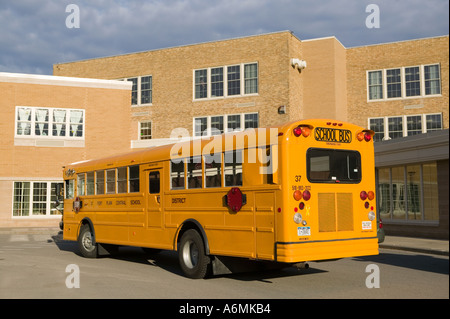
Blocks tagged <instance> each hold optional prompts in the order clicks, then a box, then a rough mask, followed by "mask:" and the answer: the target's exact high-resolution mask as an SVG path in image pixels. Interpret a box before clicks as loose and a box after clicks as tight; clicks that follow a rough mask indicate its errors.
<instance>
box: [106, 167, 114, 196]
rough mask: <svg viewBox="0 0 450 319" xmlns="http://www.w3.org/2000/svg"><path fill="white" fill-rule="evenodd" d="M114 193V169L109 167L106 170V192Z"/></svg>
mask: <svg viewBox="0 0 450 319" xmlns="http://www.w3.org/2000/svg"><path fill="white" fill-rule="evenodd" d="M115 193H116V170H115V169H110V170H107V171H106V194H115Z"/></svg>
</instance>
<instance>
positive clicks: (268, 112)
mask: <svg viewBox="0 0 450 319" xmlns="http://www.w3.org/2000/svg"><path fill="white" fill-rule="evenodd" d="M299 47H300V41H299V40H298V39H297V38H295V37H294V36H293V35H292V34H291V33H290V32H280V33H273V34H267V35H263V36H254V37H246V38H240V39H232V40H226V41H218V42H211V43H203V44H196V45H188V46H182V47H176V48H169V49H162V50H154V51H147V52H141V53H133V54H127V55H121V56H114V57H107V58H100V59H93V60H86V61H79V62H72V63H66V64H57V65H55V66H54V68H53V71H54V74H55V75H65V76H80V77H93V78H105V79H118V78H125V77H134V76H142V75H152V77H153V78H152V80H153V103H152V105H151V106H143V107H133V108H132V113H140V112H148V114H149V115H148V116H134V117H133V118H132V132H133V133H132V134H133V136H134V137H133V139H137V127H138V124H137V123H138V122H139V121H144V120H151V121H152V134H153V138H167V137H169V136H170V133H171V130H172V129H174V128H176V127H183V128H186V129H187V130H188V131H189V132H190V134H192V126H193V118H194V117H196V116H206V115H222V114H235V113H250V112H259V119H260V126H262V127H264V126H268V125H271V124H277V123H284V122H287V121H289V120H291V119H292V120H294V119H298V117H299V113H298V107H299V105H300V104H301V102H300V100H301V91H298V90H297V88H298V87H299V86H300V84H299V81H301V80H300V79H301V77H302V76H303V75H299V74H295V73H298V72H297V71H296V70H293V68H292V67H290V59H291V58H293V57H299V56H300V53H299V54H297V53H296V52H293V51H297V50H299ZM251 62H257V63H258V68H259V70H258V71H259V83H258V84H259V94H258V95H256V96H242V97H227V98H218V99H214V100H213V99H210V100H202V101H199V100H196V101H194V100H193V71H194V70H195V69H201V68H209V67H216V66H229V65H234V64H239V63H251ZM241 72H243V70H241ZM291 82H292V83H291ZM290 85H292V88H291V91H290ZM290 92H291V94H290ZM292 92H294V93H292ZM290 104H292V105H290ZM242 105H247V106H245V107H243V106H242ZM248 105H250V106H248ZM281 105H285V106H286V107H287V110H288V112H287V114H286V115H279V114H278V113H277V110H278V107H279V106H281Z"/></svg>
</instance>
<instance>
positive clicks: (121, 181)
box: [117, 167, 128, 193]
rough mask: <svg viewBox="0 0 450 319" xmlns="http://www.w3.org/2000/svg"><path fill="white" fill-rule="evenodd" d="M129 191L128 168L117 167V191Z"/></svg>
mask: <svg viewBox="0 0 450 319" xmlns="http://www.w3.org/2000/svg"><path fill="white" fill-rule="evenodd" d="M127 191H128V189H127V168H126V167H119V168H118V169H117V193H126V192H127Z"/></svg>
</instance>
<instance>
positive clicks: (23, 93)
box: [0, 73, 131, 227]
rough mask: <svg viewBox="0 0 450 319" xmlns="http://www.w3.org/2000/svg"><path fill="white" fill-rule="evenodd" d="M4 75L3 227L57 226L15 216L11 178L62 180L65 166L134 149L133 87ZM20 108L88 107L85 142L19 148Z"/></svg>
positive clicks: (0, 85)
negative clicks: (49, 81) (18, 79)
mask: <svg viewBox="0 0 450 319" xmlns="http://www.w3.org/2000/svg"><path fill="white" fill-rule="evenodd" d="M0 77H2V74H1V73H0ZM22 77H23V76H22ZM25 77H26V76H25ZM5 78H6V77H3V78H2V79H0V80H1V81H0V92H2V93H1V98H0V110H1V118H0V154H1V155H0V156H1V160H0V203H1V205H0V227H7V226H23V227H27V226H36V225H40V226H48V225H54V226H56V225H57V222H58V221H56V224H55V219H50V220H48V219H47V220H45V219H42V218H40V219H39V220H34V219H32V218H25V219H24V218H22V219H12V217H11V216H12V202H13V197H12V196H13V182H14V181H22V180H25V181H33V180H35V181H39V180H43V181H52V180H62V166H64V165H66V164H69V163H72V162H76V161H81V160H87V159H92V158H98V157H103V156H108V155H113V154H117V153H123V152H127V151H130V138H131V130H130V118H131V115H130V107H129V100H130V90H129V89H111V88H98V87H90V86H89V84H85V85H86V86H85V87H83V86H80V85H79V84H77V85H76V86H67V85H59V84H58V85H50V84H31V83H17V82H14V80H12V82H6V80H5ZM33 81H34V80H33ZM33 81H28V80H26V79H25V81H24V82H33ZM52 81H54V82H56V81H57V80H55V79H53V80H52ZM62 82H64V81H63V80H61V83H62ZM82 85H83V84H82ZM16 106H30V107H43V108H44V107H46V108H64V109H84V110H85V126H84V130H85V131H84V134H85V139H84V145H85V146H84V147H36V146H15V116H16V113H15V112H16ZM118 119H120V121H118ZM32 129H34V128H32ZM49 129H51V128H49ZM48 140H51V138H49V139H48ZM53 141H54V139H53Z"/></svg>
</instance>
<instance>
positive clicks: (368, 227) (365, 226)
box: [362, 221, 372, 230]
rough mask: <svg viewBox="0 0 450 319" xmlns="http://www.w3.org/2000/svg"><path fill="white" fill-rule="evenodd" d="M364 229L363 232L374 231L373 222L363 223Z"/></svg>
mask: <svg viewBox="0 0 450 319" xmlns="http://www.w3.org/2000/svg"><path fill="white" fill-rule="evenodd" d="M362 229H363V230H371V229H372V222H370V221H364V222H362Z"/></svg>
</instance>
